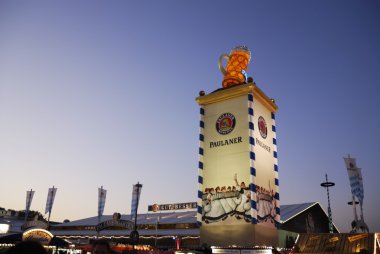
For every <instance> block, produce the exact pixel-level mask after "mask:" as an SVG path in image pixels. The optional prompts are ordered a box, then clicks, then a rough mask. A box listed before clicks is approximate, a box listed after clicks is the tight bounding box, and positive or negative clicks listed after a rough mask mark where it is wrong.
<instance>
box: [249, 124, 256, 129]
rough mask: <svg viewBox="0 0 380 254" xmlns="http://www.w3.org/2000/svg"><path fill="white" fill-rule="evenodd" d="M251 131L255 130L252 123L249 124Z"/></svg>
mask: <svg viewBox="0 0 380 254" xmlns="http://www.w3.org/2000/svg"><path fill="white" fill-rule="evenodd" d="M249 129H250V130H254V129H255V128H254V126H253V123H252V122H249Z"/></svg>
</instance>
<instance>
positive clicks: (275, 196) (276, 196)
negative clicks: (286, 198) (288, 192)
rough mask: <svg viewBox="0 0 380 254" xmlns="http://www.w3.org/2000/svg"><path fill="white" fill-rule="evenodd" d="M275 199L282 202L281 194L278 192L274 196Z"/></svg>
mask: <svg viewBox="0 0 380 254" xmlns="http://www.w3.org/2000/svg"><path fill="white" fill-rule="evenodd" d="M274 198H275V199H277V200H280V194H279V193H278V192H276V194H274Z"/></svg>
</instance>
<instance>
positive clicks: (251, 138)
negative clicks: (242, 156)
mask: <svg viewBox="0 0 380 254" xmlns="http://www.w3.org/2000/svg"><path fill="white" fill-rule="evenodd" d="M249 144H250V145H253V146H254V145H255V139H254V138H253V137H249Z"/></svg>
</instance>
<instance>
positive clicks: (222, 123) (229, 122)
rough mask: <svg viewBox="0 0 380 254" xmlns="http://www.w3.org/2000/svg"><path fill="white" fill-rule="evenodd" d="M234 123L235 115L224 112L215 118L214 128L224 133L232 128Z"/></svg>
mask: <svg viewBox="0 0 380 254" xmlns="http://www.w3.org/2000/svg"><path fill="white" fill-rule="evenodd" d="M235 124H236V119H235V116H234V115H233V114H231V113H224V114H222V115H220V116H219V117H218V120H216V130H217V132H218V133H219V134H222V135H226V134H228V133H230V132H231V131H233V130H234V128H235Z"/></svg>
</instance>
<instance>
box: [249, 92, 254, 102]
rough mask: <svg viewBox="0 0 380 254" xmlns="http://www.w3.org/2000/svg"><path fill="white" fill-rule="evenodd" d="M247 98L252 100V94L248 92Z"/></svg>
mask: <svg viewBox="0 0 380 254" xmlns="http://www.w3.org/2000/svg"><path fill="white" fill-rule="evenodd" d="M248 100H249V101H253V94H251V93H249V94H248Z"/></svg>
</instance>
